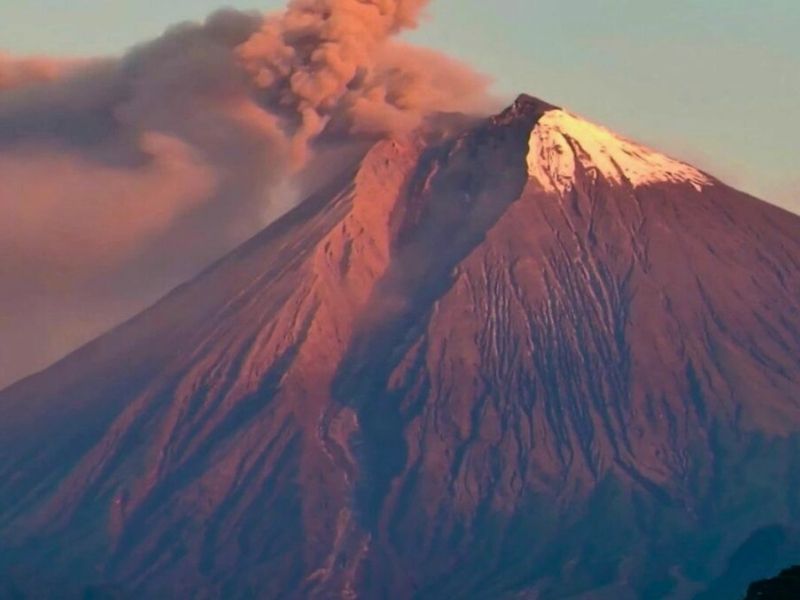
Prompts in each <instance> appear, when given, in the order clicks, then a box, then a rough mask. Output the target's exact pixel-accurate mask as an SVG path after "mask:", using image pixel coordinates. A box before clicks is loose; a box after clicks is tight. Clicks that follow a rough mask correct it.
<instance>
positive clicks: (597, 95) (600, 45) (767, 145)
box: [0, 0, 800, 212]
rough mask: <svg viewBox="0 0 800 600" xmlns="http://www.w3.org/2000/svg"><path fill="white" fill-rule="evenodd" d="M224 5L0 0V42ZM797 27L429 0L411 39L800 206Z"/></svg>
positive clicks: (768, 3)
mask: <svg viewBox="0 0 800 600" xmlns="http://www.w3.org/2000/svg"><path fill="white" fill-rule="evenodd" d="M283 4H284V3H283V2H282V1H280V0H263V1H261V2H255V1H253V0H243V1H233V2H228V3H227V5H229V6H234V7H237V8H242V9H254V10H260V11H269V10H274V9H278V8H280V7H281V6H282V5H283ZM219 6H220V3H219V2H217V1H215V0H171V1H170V2H168V3H167V2H165V3H159V6H158V8H157V9H154V8H153V4H151V3H146V2H141V0H71V1H70V2H65V1H64V0H26V1H25V2H19V1H18V0H0V51H2V50H5V51H7V52H11V53H14V54H43V55H57V56H96V55H107V54H118V53H120V52H122V51H123V50H124V49H125V48H127V47H129V46H131V45H133V44H135V43H137V42H141V41H144V40H147V39H150V38H153V37H155V36H156V35H158V34H159V33H160V32H161V31H163V29H164V28H165V27H167V26H168V25H170V24H173V23H176V22H179V21H182V20H189V19H201V18H202V17H204V16H205V15H207V14H208V13H209V12H211V11H213V10H214V9H215V8H219ZM797 31H800V2H797V1H796V0H764V1H762V2H752V1H750V0H672V1H670V2H656V1H655V0H571V1H568V2H564V1H561V0H559V1H555V0H493V1H492V2H487V1H486V0H434V2H433V3H432V6H431V8H430V9H429V11H428V15H427V18H426V19H425V20H424V22H423V24H422V26H421V28H420V29H419V30H418V31H416V32H413V33H412V34H410V36H409V37H410V38H411V39H413V40H414V41H415V42H418V43H422V44H425V45H428V46H432V47H435V48H438V49H442V50H444V51H446V52H448V53H449V54H451V55H454V56H455V57H457V58H460V59H462V60H464V61H466V62H468V63H470V64H472V65H474V66H476V67H477V68H478V69H479V70H481V71H483V72H485V73H486V74H489V75H490V76H491V77H492V78H493V79H494V82H495V83H494V90H495V92H496V93H497V94H498V95H500V96H502V97H508V98H511V97H512V96H514V95H515V94H516V93H518V92H522V91H525V92H528V93H531V94H533V95H536V96H539V97H541V98H543V99H545V100H548V101H549V102H551V103H554V104H558V105H561V106H564V107H566V108H568V109H570V110H573V111H575V112H578V113H580V114H581V115H583V116H585V117H588V118H590V119H592V120H594V121H596V122H599V123H601V124H603V125H606V126H608V127H610V128H612V129H614V130H616V131H617V132H619V133H622V134H624V135H627V136H628V137H631V138H634V139H636V140H638V141H641V142H644V143H647V144H650V145H652V146H655V147H656V148H658V149H660V150H663V151H666V152H668V153H671V154H674V155H676V156H678V157H679V158H682V159H685V160H688V161H689V162H692V163H694V164H696V165H698V166H700V167H702V168H704V169H706V170H708V171H710V172H711V173H712V174H714V175H716V176H718V177H720V178H721V179H723V180H724V181H726V182H728V183H730V184H731V185H733V186H735V187H738V188H740V189H744V190H745V191H748V192H751V193H753V194H755V195H757V196H759V197H762V198H764V199H767V200H770V201H772V202H774V203H777V204H781V205H783V206H785V207H787V208H790V209H792V210H794V211H796V212H800V168H798V167H800V141H799V140H800V42H798V41H797V33H796V32H797Z"/></svg>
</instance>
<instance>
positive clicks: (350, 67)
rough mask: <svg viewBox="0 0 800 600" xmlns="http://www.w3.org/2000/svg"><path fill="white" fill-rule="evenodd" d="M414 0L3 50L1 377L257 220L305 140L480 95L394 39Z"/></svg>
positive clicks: (282, 202) (204, 260)
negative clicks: (72, 50) (93, 47)
mask: <svg viewBox="0 0 800 600" xmlns="http://www.w3.org/2000/svg"><path fill="white" fill-rule="evenodd" d="M426 4H427V2H424V1H419V0H414V1H409V0H391V1H390V0H371V1H365V0H295V1H293V2H291V3H290V4H289V6H288V7H287V9H286V10H285V11H284V12H283V13H281V14H275V15H266V16H264V15H260V14H255V13H243V12H238V11H233V10H225V11H221V12H218V13H216V14H214V15H212V16H211V17H209V19H208V20H207V21H206V22H205V23H203V24H182V25H178V26H176V27H174V28H172V29H170V30H168V31H167V32H166V33H165V34H164V35H163V36H161V37H160V38H158V39H156V40H154V41H152V42H150V43H147V44H143V45H141V46H139V47H136V48H134V49H132V50H131V51H129V52H128V53H127V54H125V55H124V56H122V57H121V58H118V59H98V60H91V61H59V60H49V59H46V58H29V59H17V58H13V57H10V56H7V55H0V181H2V186H0V210H2V215H3V218H2V220H0V281H2V288H0V291H1V292H2V293H1V294H0V339H2V340H3V344H2V345H0V387H2V386H3V385H4V384H8V383H10V382H11V381H13V380H14V379H16V378H18V377H20V376H22V375H24V374H27V373H29V372H32V371H33V370H36V369H39V368H43V367H44V366H46V365H47V364H48V363H50V362H52V361H53V360H55V359H57V358H58V357H60V356H61V355H63V354H65V353H66V352H68V351H70V350H72V349H74V348H75V347H77V346H78V345H80V344H81V343H84V342H86V341H88V340H89V339H91V338H92V337H94V336H96V335H98V334H99V333H101V332H102V331H103V330H105V329H107V328H109V327H111V326H112V325H114V324H115V323H117V322H119V321H121V320H122V319H124V318H126V317H129V316H131V315H132V314H133V313H134V312H136V311H138V310H141V309H142V308H144V306H146V305H147V304H148V303H150V302H152V301H154V300H155V299H157V298H158V296H160V295H162V294H163V293H165V292H166V291H167V290H168V289H169V288H171V287H173V286H174V285H176V284H177V283H179V282H180V281H181V280H184V279H186V278H187V277H189V276H191V275H192V274H194V273H196V272H197V271H198V270H200V269H201V268H203V267H204V266H206V265H207V264H209V263H210V262H211V261H213V260H214V259H215V258H217V257H219V256H220V255H222V254H223V253H225V252H226V251H228V250H230V249H231V248H233V247H234V246H236V245H237V244H239V243H240V242H242V241H243V240H244V239H246V238H247V237H249V236H250V235H252V234H254V233H255V232H256V231H258V230H259V229H260V228H262V227H263V226H264V225H266V224H267V222H268V221H269V220H270V219H271V218H273V217H274V215H276V214H280V213H281V212H282V211H283V210H285V209H286V208H288V206H289V205H291V204H292V202H294V201H295V198H294V196H295V195H296V193H293V192H292V190H296V189H304V188H309V187H313V182H309V181H307V179H308V173H309V172H310V171H313V172H314V173H318V172H319V171H320V169H319V168H318V165H315V167H314V168H313V169H311V168H307V169H304V166H305V165H307V164H308V162H309V161H310V160H314V157H315V154H317V155H318V154H319V150H318V149H319V148H320V147H326V148H328V152H330V149H331V148H334V149H336V148H339V149H340V150H342V151H344V150H346V149H348V148H352V147H354V146H355V145H357V143H359V142H360V143H362V144H363V143H364V140H365V139H369V138H370V136H372V137H374V136H379V135H386V134H395V133H401V132H404V131H408V130H411V129H413V128H415V127H417V126H418V125H419V124H420V123H421V122H422V121H423V120H424V119H425V118H426V117H427V116H428V115H431V114H433V113H436V112H452V111H459V112H479V111H482V110H484V109H485V108H486V107H487V96H486V93H485V90H486V85H487V81H486V80H485V79H484V78H483V77H482V76H480V75H478V74H476V73H475V72H473V71H472V70H471V69H470V68H469V67H467V66H464V65H462V64H460V63H458V62H457V61H454V60H452V59H450V58H448V57H446V56H442V55H441V54H438V53H436V52H433V51H430V50H427V49H423V48H418V47H414V46H411V45H408V44H406V43H403V42H401V41H398V40H397V39H395V38H396V36H397V34H399V33H401V32H402V31H403V30H405V29H408V28H412V27H414V26H416V24H417V21H418V19H419V18H420V15H421V11H422V10H423V9H424V7H425V5H426ZM334 153H339V154H340V153H341V152H334ZM317 162H318V163H319V162H322V158H321V157H318V159H317Z"/></svg>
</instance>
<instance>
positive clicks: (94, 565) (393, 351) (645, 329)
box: [0, 96, 800, 600]
mask: <svg viewBox="0 0 800 600" xmlns="http://www.w3.org/2000/svg"><path fill="white" fill-rule="evenodd" d="M443 122H444V121H443ZM798 299H800V219H798V218H797V217H795V216H792V215H790V214H789V213H786V212H783V211H781V210H780V209H777V208H775V207H772V206H769V205H767V204H765V203H762V202H760V201H758V200H756V199H754V198H751V197H748V196H746V195H744V194H741V193H739V192H737V191H735V190H733V189H731V188H729V187H727V186H725V185H724V184H722V183H720V182H718V181H716V180H714V179H713V178H711V177H709V176H707V175H705V174H703V173H701V172H700V171H697V170H696V169H693V168H692V167H690V166H688V165H685V164H683V163H681V162H679V161H675V160H672V159H669V158H667V157H665V156H663V155H661V154H660V153H658V152H655V151H653V150H649V149H646V148H643V147H641V146H638V145H636V144H634V143H632V142H627V141H624V140H622V139H621V138H619V137H617V136H615V135H614V134H612V133H610V132H608V131H606V130H604V129H602V128H599V127H597V126H595V125H591V124H589V123H586V122H584V121H582V120H579V119H577V118H576V117H573V116H571V115H569V114H568V113H566V112H564V111H562V110H560V109H557V108H555V107H553V106H551V105H549V104H547V103H544V102H541V101H539V100H536V99H534V98H531V97H529V96H521V97H520V98H519V99H518V100H517V101H516V102H515V103H514V104H513V105H512V106H511V107H509V108H508V109H506V110H505V111H503V112H502V113H501V114H499V115H496V116H494V117H491V118H488V119H485V120H483V121H481V122H478V123H473V124H471V125H469V126H462V127H459V128H455V129H454V130H453V132H452V133H447V134H443V133H441V131H438V130H431V129H425V130H420V131H419V132H417V133H415V134H414V135H410V136H406V137H402V138H398V139H394V140H384V141H381V142H379V143H377V144H376V145H374V146H373V147H372V148H371V149H370V150H369V151H368V152H367V153H366V154H365V156H363V158H361V159H360V160H359V161H358V162H357V164H352V165H349V166H348V167H347V168H346V169H344V170H343V171H342V173H341V176H340V177H339V178H338V179H337V180H336V181H335V183H333V184H332V185H331V186H329V187H328V188H327V189H325V190H322V191H320V192H319V193H318V194H316V195H315V196H314V197H312V198H309V199H308V200H307V201H306V202H304V203H303V204H302V205H301V206H299V207H298V208H297V209H295V210H294V211H292V212H291V213H290V214H288V215H286V216H285V217H284V218H282V219H281V220H279V221H278V222H277V223H275V224H273V225H272V226H271V227H269V228H268V229H267V230H265V231H264V232H263V233H262V234H260V235H259V236H257V237H256V238H254V239H253V240H251V241H250V242H249V243H247V244H245V245H244V246H243V247H242V248H240V249H239V250H237V251H236V252H234V253H233V254H231V255H230V256H228V257H226V258H224V259H223V260H221V261H220V262H219V263H217V264H216V265H214V266H212V267H211V268H210V269H209V270H208V271H207V272H205V273H204V274H202V275H201V276H200V277H198V278H197V279H195V280H193V281H191V282H189V283H187V284H186V285H184V286H182V287H180V288H178V289H177V290H175V291H174V292H173V293H172V294H170V295H169V296H168V297H166V298H165V299H164V300H162V301H161V302H159V303H158V304H157V305H155V306H154V307H152V308H151V309H150V310H148V311H147V312H145V313H143V314H142V315H140V316H138V317H136V318H135V319H133V320H131V321H130V322H129V323H126V324H125V325H123V326H122V327H120V328H117V329H115V330H114V331H112V332H110V333H109V334H107V335H106V336H104V337H103V338H101V339H99V340H97V341H96V342H94V343H92V344H90V345H89V346H87V347H85V348H83V349H82V350H80V351H78V352H77V353H75V354H73V355H72V356H70V357H68V358H67V359H65V360H64V361H62V362H61V363H59V364H58V365H56V366H54V367H53V368H51V369H49V370H47V371H45V372H43V373H41V374H39V375H37V376H35V377H33V378H30V379H28V380H26V381H24V382H22V383H20V384H19V385H17V386H14V387H12V388H11V389H8V390H6V391H4V392H0V573H5V575H0V580H3V579H4V580H5V582H7V583H6V587H5V588H3V587H0V595H2V593H4V592H5V591H7V590H10V591H9V592H8V595H10V594H11V593H12V592H13V593H17V594H23V593H28V594H39V595H45V596H46V595H48V594H50V595H53V594H54V593H56V592H58V594H59V595H60V596H62V597H69V596H70V595H72V596H74V597H81V596H82V595H83V594H84V593H86V591H87V590H90V591H91V590H100V591H104V590H107V591H109V593H120V594H123V595H133V596H147V597H163V596H170V597H183V596H200V597H209V598H249V597H264V598H330V597H346V598H355V597H362V598H374V597H393V598H410V597H414V598H460V597H479V598H483V597H491V598H541V599H557V598H558V599H560V598H568V597H575V598H580V597H586V598H600V599H602V598H609V599H611V598H613V599H615V600H617V599H619V598H623V599H624V598H642V597H645V598H652V599H658V598H678V599H682V598H692V597H694V596H695V595H697V594H700V593H703V592H704V591H709V590H714V589H731V588H732V586H733V585H734V584H736V585H739V582H738V581H735V580H736V577H737V576H738V575H737V574H736V573H735V572H734V571H736V569H734V568H732V567H731V565H737V564H739V563H738V562H737V561H738V560H740V558H741V556H742V552H743V551H742V550H741V549H742V548H751V547H754V546H753V544H754V543H756V546H755V547H758V543H760V542H759V540H760V539H761V535H760V533H759V532H765V531H766V532H771V531H777V532H783V531H788V530H790V529H791V527H792V524H793V523H795V522H796V521H797V520H798V518H799V517H800V494H798V492H797V490H798V489H800V396H798V390H800V300H798ZM753 540H755V542H753ZM785 547H786V548H787V552H790V553H791V552H794V551H795V548H796V547H795V545H793V544H787V545H786V546H785ZM783 558H784V559H785V560H786V562H787V563H791V562H796V561H800V556H797V557H792V556H787V557H783ZM770 566H771V563H770ZM739 571H741V569H739ZM709 593H710V592H709Z"/></svg>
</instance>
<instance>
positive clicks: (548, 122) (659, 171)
mask: <svg viewBox="0 0 800 600" xmlns="http://www.w3.org/2000/svg"><path fill="white" fill-rule="evenodd" d="M577 165H581V167H583V170H584V171H585V172H586V173H587V174H588V175H589V176H590V177H592V176H594V177H596V176H597V174H599V175H601V176H602V177H604V178H605V179H607V180H609V181H612V182H615V183H618V184H623V183H626V182H627V183H629V184H630V185H632V186H633V187H640V186H644V185H650V184H654V183H664V182H669V183H689V184H691V185H692V186H693V187H694V188H695V189H696V190H697V191H701V190H702V189H703V186H707V185H711V184H712V183H713V182H712V180H711V178H709V177H708V176H707V175H705V174H704V173H702V172H700V171H698V170H697V169H695V168H694V167H692V166H691V165H687V164H686V163H683V162H680V161H678V160H675V159H673V158H670V157H668V156H665V155H664V154H661V153H659V152H656V151H654V150H650V149H649V148H645V147H644V146H640V145H639V144H635V143H633V142H630V141H628V140H625V139H623V138H621V137H619V136H618V135H616V134H615V133H613V132H611V131H609V130H608V129H605V128H603V127H600V126H598V125H595V124H593V123H590V122H588V121H585V120H584V119H581V118H579V117H576V116H575V115H572V114H570V113H568V112H566V111H563V110H552V111H549V112H547V113H545V114H544V115H543V116H542V118H541V119H540V120H539V122H538V123H537V124H536V127H534V129H533V131H532V132H531V138H530V144H529V152H528V174H529V175H530V177H532V178H533V179H536V180H537V181H538V182H539V183H541V184H542V186H544V188H545V189H546V190H548V191H551V192H558V193H561V194H564V193H565V192H567V191H568V190H569V189H571V188H572V186H573V185H574V182H575V172H576V167H577Z"/></svg>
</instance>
